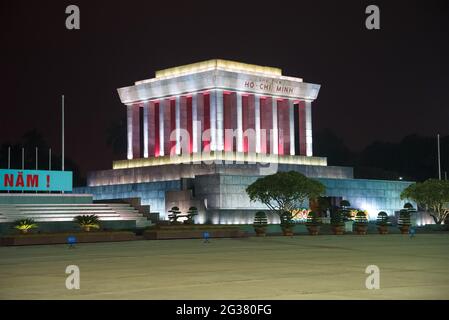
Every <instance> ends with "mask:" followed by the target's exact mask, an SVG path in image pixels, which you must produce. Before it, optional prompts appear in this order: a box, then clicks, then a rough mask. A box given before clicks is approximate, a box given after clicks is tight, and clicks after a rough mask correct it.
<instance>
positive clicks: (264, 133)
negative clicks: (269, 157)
mask: <svg viewBox="0 0 449 320" xmlns="http://www.w3.org/2000/svg"><path fill="white" fill-rule="evenodd" d="M272 129H273V103H272V98H271V97H261V98H260V153H263V154H269V153H270V151H271V149H272V147H271V142H272V141H271V140H272V139H271V131H272Z"/></svg>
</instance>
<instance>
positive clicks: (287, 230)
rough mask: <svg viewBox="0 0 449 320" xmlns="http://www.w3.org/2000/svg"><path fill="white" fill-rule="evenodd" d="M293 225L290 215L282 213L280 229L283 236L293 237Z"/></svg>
mask: <svg viewBox="0 0 449 320" xmlns="http://www.w3.org/2000/svg"><path fill="white" fill-rule="evenodd" d="M294 225H295V223H294V221H293V219H292V214H291V213H290V212H288V211H287V212H284V213H283V214H282V215H281V229H282V233H283V234H284V236H292V235H293V226H294Z"/></svg>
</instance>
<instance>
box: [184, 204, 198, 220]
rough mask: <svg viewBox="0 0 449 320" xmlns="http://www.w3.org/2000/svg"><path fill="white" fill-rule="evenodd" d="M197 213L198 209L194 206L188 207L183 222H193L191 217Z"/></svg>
mask: <svg viewBox="0 0 449 320" xmlns="http://www.w3.org/2000/svg"><path fill="white" fill-rule="evenodd" d="M197 215H198V209H197V208H196V207H190V208H189V211H187V215H186V217H187V220H186V221H184V223H185V224H194V221H193V218H195V216H197Z"/></svg>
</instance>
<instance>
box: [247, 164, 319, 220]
mask: <svg viewBox="0 0 449 320" xmlns="http://www.w3.org/2000/svg"><path fill="white" fill-rule="evenodd" d="M324 191H325V187H324V185H323V184H322V183H321V182H319V181H317V180H314V179H310V178H307V177H306V176H304V175H303V174H301V173H299V172H296V171H288V172H278V173H275V174H272V175H268V176H265V177H263V178H259V179H257V180H256V181H255V182H253V183H252V184H250V185H249V186H248V187H247V188H246V193H247V194H248V196H249V198H250V200H251V201H260V202H262V203H263V204H265V205H266V206H267V207H268V208H269V209H270V210H271V211H273V212H275V213H277V214H278V215H279V216H280V217H281V218H282V217H284V216H285V214H286V213H288V214H289V215H290V216H291V212H292V211H293V210H297V209H299V208H300V207H301V206H302V205H303V203H304V202H305V200H307V199H316V198H318V197H319V196H321V195H322V194H323V193H324Z"/></svg>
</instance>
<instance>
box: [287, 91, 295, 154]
mask: <svg viewBox="0 0 449 320" xmlns="http://www.w3.org/2000/svg"><path fill="white" fill-rule="evenodd" d="M288 112H289V124H290V155H292V156H294V155H295V110H294V104H293V100H292V99H288Z"/></svg>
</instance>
